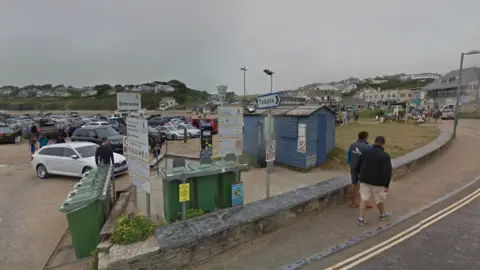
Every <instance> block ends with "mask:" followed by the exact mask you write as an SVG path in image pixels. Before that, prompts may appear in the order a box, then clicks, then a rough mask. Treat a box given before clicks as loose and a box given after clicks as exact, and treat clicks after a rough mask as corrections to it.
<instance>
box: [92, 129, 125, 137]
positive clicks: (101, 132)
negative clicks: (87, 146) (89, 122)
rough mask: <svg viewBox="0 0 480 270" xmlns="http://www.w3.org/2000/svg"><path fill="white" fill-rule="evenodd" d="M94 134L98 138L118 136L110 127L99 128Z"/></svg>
mask: <svg viewBox="0 0 480 270" xmlns="http://www.w3.org/2000/svg"><path fill="white" fill-rule="evenodd" d="M96 132H97V135H98V137H99V138H103V137H110V136H116V135H120V134H118V132H117V131H116V130H115V129H113V128H112V127H105V128H99V129H97V130H96Z"/></svg>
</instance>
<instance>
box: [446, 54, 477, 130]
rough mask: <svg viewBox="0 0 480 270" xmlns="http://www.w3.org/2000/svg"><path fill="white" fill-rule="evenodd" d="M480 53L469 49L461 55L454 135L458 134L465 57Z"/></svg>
mask: <svg viewBox="0 0 480 270" xmlns="http://www.w3.org/2000/svg"><path fill="white" fill-rule="evenodd" d="M473 54H480V51H479V50H473V51H469V52H467V53H462V54H461V56H460V74H459V75H458V86H457V100H456V101H455V120H454V121H453V134H452V137H453V138H455V137H456V136H457V126H458V107H459V105H460V91H461V87H462V72H463V57H464V56H465V55H473Z"/></svg>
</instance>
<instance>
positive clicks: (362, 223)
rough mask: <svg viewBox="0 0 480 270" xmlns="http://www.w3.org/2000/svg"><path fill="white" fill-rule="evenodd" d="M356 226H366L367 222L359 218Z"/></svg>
mask: <svg viewBox="0 0 480 270" xmlns="http://www.w3.org/2000/svg"><path fill="white" fill-rule="evenodd" d="M357 224H358V225H359V226H363V225H365V224H367V221H366V220H365V218H363V217H359V218H358V219H357Z"/></svg>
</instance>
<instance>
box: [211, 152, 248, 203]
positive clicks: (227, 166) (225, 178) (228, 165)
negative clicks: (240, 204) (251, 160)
mask: <svg viewBox="0 0 480 270" xmlns="http://www.w3.org/2000/svg"><path fill="white" fill-rule="evenodd" d="M214 164H215V165H216V166H217V167H220V170H221V173H220V175H219V179H218V189H219V191H220V194H219V200H218V202H219V206H220V208H228V207H232V184H235V183H240V182H241V175H242V174H241V171H243V170H248V165H247V164H241V163H239V162H237V161H236V160H228V159H227V160H219V161H216V162H215V163H214ZM237 172H238V179H237Z"/></svg>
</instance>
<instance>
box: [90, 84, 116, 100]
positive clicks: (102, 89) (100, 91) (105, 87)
mask: <svg viewBox="0 0 480 270" xmlns="http://www.w3.org/2000/svg"><path fill="white" fill-rule="evenodd" d="M93 89H94V90H97V94H96V95H95V96H96V97H101V96H104V95H105V94H106V93H107V92H108V91H110V90H112V89H113V88H112V86H111V85H110V84H98V85H95V86H94V87H93Z"/></svg>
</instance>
